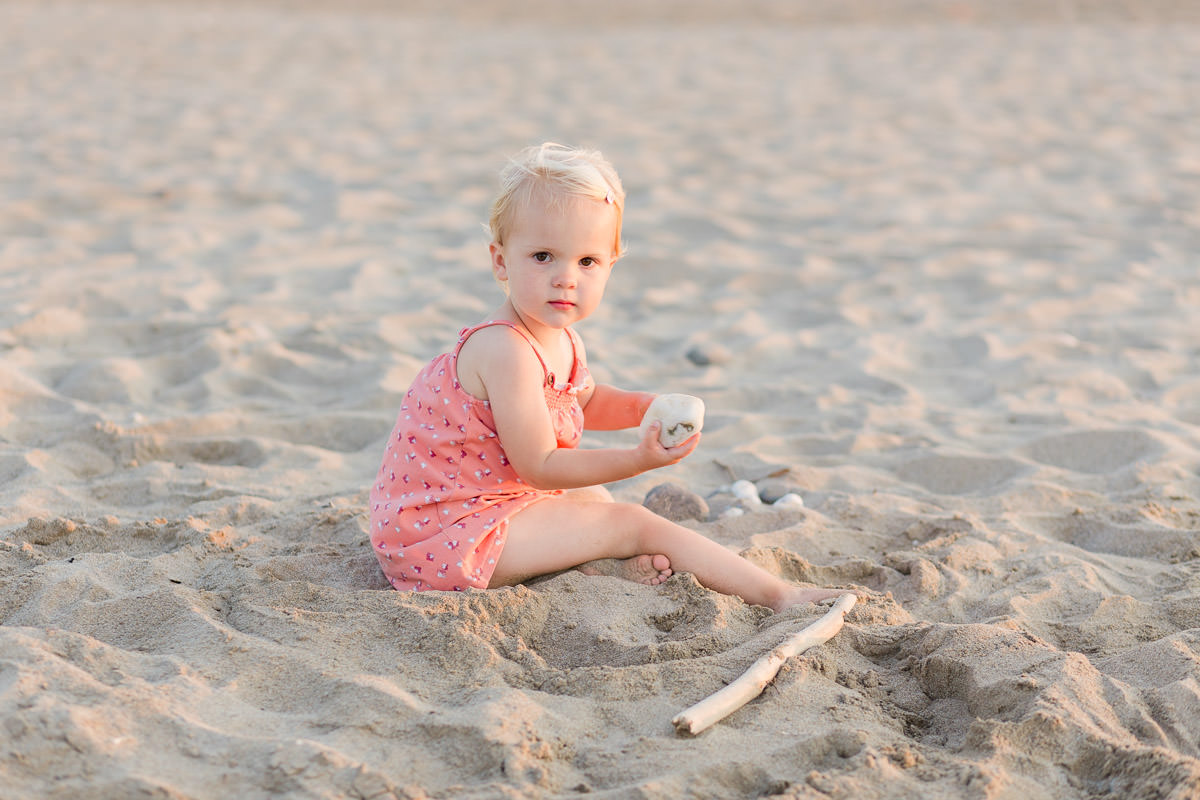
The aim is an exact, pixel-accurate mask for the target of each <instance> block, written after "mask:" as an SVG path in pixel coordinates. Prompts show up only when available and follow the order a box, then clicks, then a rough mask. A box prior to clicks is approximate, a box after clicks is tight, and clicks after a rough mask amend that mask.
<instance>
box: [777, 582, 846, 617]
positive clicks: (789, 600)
mask: <svg viewBox="0 0 1200 800" xmlns="http://www.w3.org/2000/svg"><path fill="white" fill-rule="evenodd" d="M844 594H852V595H855V596H856V597H858V599H859V600H866V599H867V596H866V595H865V594H863V593H862V592H856V591H853V590H852V589H805V588H803V587H800V586H790V587H788V590H787V592H786V593H784V594H783V595H782V596H781V597H780V599H779V602H778V603H776V604H775V605H774V606H773V608H774V609H775V611H777V612H778V611H783V610H784V609H785V608H791V607H792V606H798V605H800V604H801V603H819V602H821V601H822V600H831V599H833V598H837V597H841V596H842V595H844Z"/></svg>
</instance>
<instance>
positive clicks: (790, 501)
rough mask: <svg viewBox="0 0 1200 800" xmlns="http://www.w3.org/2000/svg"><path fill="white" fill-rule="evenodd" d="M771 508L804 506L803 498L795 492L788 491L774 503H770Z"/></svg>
mask: <svg viewBox="0 0 1200 800" xmlns="http://www.w3.org/2000/svg"><path fill="white" fill-rule="evenodd" d="M771 507H772V508H804V498H803V497H801V496H800V495H798V494H796V493H795V492H788V493H787V494H785V495H784V496H783V497H780V498H779V499H778V500H776V501H775V502H774V503H771Z"/></svg>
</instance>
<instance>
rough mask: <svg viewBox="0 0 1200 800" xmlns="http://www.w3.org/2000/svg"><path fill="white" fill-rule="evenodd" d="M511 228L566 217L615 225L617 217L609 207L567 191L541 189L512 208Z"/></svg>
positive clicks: (533, 225)
mask: <svg viewBox="0 0 1200 800" xmlns="http://www.w3.org/2000/svg"><path fill="white" fill-rule="evenodd" d="M513 212H514V213H513V223H514V227H525V226H531V227H537V226H538V225H539V223H543V222H550V221H552V220H559V219H563V218H565V217H567V216H572V217H574V216H581V217H585V218H586V217H591V218H593V219H595V220H596V222H597V224H601V223H603V222H611V223H612V224H614V225H615V224H616V221H617V215H616V212H615V209H614V208H613V206H612V204H610V203H605V202H604V201H602V200H594V199H592V198H590V197H583V196H581V195H577V194H570V193H567V192H562V191H559V192H554V191H552V190H541V191H540V192H533V193H531V194H530V195H529V197H527V198H526V199H525V202H523V203H520V204H518V205H517V206H516V207H515V208H514V209H513Z"/></svg>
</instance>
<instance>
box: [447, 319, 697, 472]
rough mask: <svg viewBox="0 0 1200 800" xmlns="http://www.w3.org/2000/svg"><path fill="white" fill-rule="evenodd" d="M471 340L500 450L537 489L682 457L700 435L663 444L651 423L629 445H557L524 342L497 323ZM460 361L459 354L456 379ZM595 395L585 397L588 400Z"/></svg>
mask: <svg viewBox="0 0 1200 800" xmlns="http://www.w3.org/2000/svg"><path fill="white" fill-rule="evenodd" d="M471 342H477V347H476V348H475V350H474V352H473V353H472V356H473V357H471V358H470V368H471V369H472V370H473V371H474V372H475V374H476V375H478V377H479V379H480V381H481V382H482V383H483V385H484V387H485V388H486V393H487V398H488V401H489V402H490V404H491V409H492V417H493V419H494V420H495V422H496V433H497V434H498V435H499V437H500V444H501V446H502V447H503V448H504V454H505V455H506V456H507V457H508V460H509V462H510V463H511V464H512V466H513V469H515V470H516V472H517V474H518V475H520V476H521V478H522V479H524V480H525V482H526V483H528V484H529V485H530V486H533V487H534V488H536V489H574V488H577V487H580V486H594V485H596V484H601V483H611V482H612V481H617V480H621V479H624V478H630V477H633V476H634V475H638V474H641V473H643V472H646V471H648V470H651V469H656V468H658V467H665V466H668V465H670V464H674V463H676V462H678V461H680V460H682V459H683V458H685V457H686V456H688V455H690V454H691V452H692V451H693V450H695V449H696V445H697V444H698V443H699V441H700V437H699V435H697V436H693V437H692V438H691V439H689V440H688V441H686V442H684V443H683V444H681V445H679V446H678V447H673V448H670V449H667V448H665V447H663V446H662V445H661V444H660V443H659V441H658V428H657V427H655V428H652V429H651V430H650V431H648V432H647V434H646V436H645V437H644V438H643V439H642V441H641V442H639V443H638V445H637V447H634V448H631V449H617V448H608V449H603V450H576V449H574V448H566V447H563V448H560V447H559V446H558V442H557V440H556V439H555V436H554V426H553V424H552V423H551V421H550V411H549V410H548V409H547V408H546V399H545V396H544V395H543V394H542V384H543V382H544V381H545V376H544V373H543V371H542V365H541V362H540V361H539V360H538V358H537V356H536V355H535V354H534V352H533V350H532V349H531V348H530V347H529V344H528V342H526V341H525V340H524V339H523V338H522V337H521V336H520V335H519V334H517V333H515V332H513V331H510V330H508V329H506V328H501V327H499V326H497V327H493V328H485V329H484V330H482V331H479V332H478V333H476V334H475V335H474V336H472V337H471V340H470V341H469V342H468V344H470V343H471ZM478 345H482V347H479V346H478ZM464 366H467V365H464V363H463V358H462V356H460V359H459V369H460V374H459V377H460V380H461V379H462V378H463V375H462V371H463V367H464ZM594 399H595V398H594V396H593V398H589V402H588V405H591V402H592V401H593V400H594ZM601 402H602V403H603V394H601ZM639 419H640V418H639ZM635 424H636V423H635Z"/></svg>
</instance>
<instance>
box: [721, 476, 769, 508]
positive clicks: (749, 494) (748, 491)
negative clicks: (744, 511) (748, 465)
mask: <svg viewBox="0 0 1200 800" xmlns="http://www.w3.org/2000/svg"><path fill="white" fill-rule="evenodd" d="M729 491H730V492H732V493H733V496H734V497H736V498H737V499H738V500H741V501H742V504H743V505H745V506H746V507H748V508H750V507H754V506H761V505H762V498H761V497H759V496H758V488H757V487H756V486H755V485H754V484H753V483H751V482H750V481H745V480H742V481H734V482H733V485H732V486H730V487H729Z"/></svg>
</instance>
